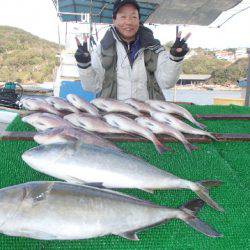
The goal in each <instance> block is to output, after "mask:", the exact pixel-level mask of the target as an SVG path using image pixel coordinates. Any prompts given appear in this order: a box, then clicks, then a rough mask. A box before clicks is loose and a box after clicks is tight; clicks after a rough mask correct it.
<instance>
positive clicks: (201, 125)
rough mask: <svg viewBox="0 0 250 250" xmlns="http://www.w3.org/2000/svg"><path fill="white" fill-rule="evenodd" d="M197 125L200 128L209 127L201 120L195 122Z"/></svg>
mask: <svg viewBox="0 0 250 250" xmlns="http://www.w3.org/2000/svg"><path fill="white" fill-rule="evenodd" d="M194 124H195V125H196V126H197V127H199V128H201V129H206V128H207V126H205V125H204V124H202V123H200V122H197V121H196V122H195V123H194Z"/></svg>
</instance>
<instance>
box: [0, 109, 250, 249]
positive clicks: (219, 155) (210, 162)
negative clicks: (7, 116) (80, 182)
mask: <svg viewBox="0 0 250 250" xmlns="http://www.w3.org/2000/svg"><path fill="white" fill-rule="evenodd" d="M185 107H186V108H187V109H189V110H190V111H191V112H192V113H193V114H250V108H249V107H239V106H234V105H231V106H196V105H191V106H185ZM199 121H200V122H202V123H204V124H205V125H207V127H208V130H209V131H211V132H214V133H248V134H250V120H202V119H199ZM8 131H33V130H32V129H31V127H30V126H27V125H25V124H24V123H22V122H21V120H20V119H19V118H16V120H15V121H14V122H13V123H12V124H11V125H10V126H9V127H8ZM36 145H37V144H36V143H35V142H33V141H2V142H0V150H1V152H4V153H2V154H1V158H0V165H1V178H0V187H6V186H10V185H15V184H19V183H23V182H28V181H38V180H55V179H54V178H52V177H48V176H47V175H45V174H42V173H39V172H36V171H35V170H33V169H31V168H30V167H29V166H27V165H26V164H25V163H24V162H23V161H22V159H21V154H22V153H23V152H24V151H26V150H28V149H30V148H31V147H34V146H36ZM117 145H118V146H119V147H121V148H122V149H123V150H124V151H125V152H128V153H131V154H134V155H137V156H139V157H141V158H142V159H144V160H145V161H147V162H149V163H151V164H153V165H155V166H157V167H158V168H161V169H164V170H166V171H169V172H171V173H173V174H175V175H177V176H179V177H182V178H186V179H189V180H193V181H199V180H204V179H217V180H221V181H222V182H223V184H222V185H221V187H218V188H213V189H212V190H211V192H210V194H211V196H212V197H213V199H214V200H215V201H217V202H218V203H219V204H220V205H221V206H222V207H224V209H225V213H220V212H218V211H215V210H213V209H211V208H210V207H208V206H205V207H204V208H203V209H202V210H201V211H200V212H199V214H198V215H197V216H198V217H199V218H200V219H202V220H203V221H205V222H206V223H208V224H209V225H211V226H212V227H213V228H214V229H216V230H217V231H218V232H220V233H222V234H223V235H224V237H222V238H216V239H213V238H208V237H206V236H204V235H202V234H200V233H198V232H196V231H195V230H193V229H192V228H190V227H189V226H187V225H186V224H184V223H183V222H182V221H178V220H172V221H170V222H169V223H166V224H162V225H160V226H158V227H155V228H152V229H148V230H145V231H143V232H140V233H138V237H139V239H140V241H138V242H133V241H128V240H125V239H123V238H120V237H118V236H105V237H100V238H95V239H89V240H80V241H40V240H32V239H25V238H17V237H9V236H6V235H0V248H1V249H5V250H6V249H92V250H93V249H98V250H101V249H109V250H115V249H119V250H120V249H143V250H145V249H154V250H155V249H159V250H162V249H171V250H172V249H248V247H249V245H250V242H249V241H250V240H249V230H248V229H249V222H248V221H249V195H250V191H249V184H250V178H249V176H250V175H249V167H250V142H210V143H195V145H197V146H198V147H199V149H198V150H196V151H194V152H192V153H191V154H188V153H187V152H186V151H185V149H184V148H183V146H182V145H181V144H180V143H177V142H176V143H175V142H172V143H167V145H169V146H171V147H172V148H173V149H174V152H173V153H165V154H163V155H159V154H158V153H157V152H156V150H155V148H154V146H153V145H152V143H150V142H133V143H131V142H118V143H117ZM122 191H123V192H125V193H127V194H130V195H134V196H137V197H139V198H141V199H146V200H149V201H152V202H154V203H156V204H159V205H164V206H169V207H179V206H180V205H182V204H183V203H185V202H186V201H188V200H190V199H193V198H196V196H195V194H194V193H193V192H191V191H189V190H170V191H167V190H166V191H156V192H155V193H154V194H148V193H145V192H143V191H140V190H122Z"/></svg>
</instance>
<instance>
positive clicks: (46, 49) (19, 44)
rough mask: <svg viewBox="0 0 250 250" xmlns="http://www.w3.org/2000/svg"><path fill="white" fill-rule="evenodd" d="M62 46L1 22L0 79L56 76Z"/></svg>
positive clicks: (19, 80)
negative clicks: (58, 55) (54, 71)
mask: <svg viewBox="0 0 250 250" xmlns="http://www.w3.org/2000/svg"><path fill="white" fill-rule="evenodd" d="M58 50H59V46H58V45H57V44H56V43H52V42H49V41H47V40H44V39H41V38H39V37H37V36H34V35H32V34H30V33H28V32H26V31H24V30H22V29H18V28H13V27H9V26H0V81H2V82H7V81H17V82H21V83H27V82H44V81H52V80H53V70H54V68H55V67H56V65H57V64H58V59H57V58H56V54H57V53H58Z"/></svg>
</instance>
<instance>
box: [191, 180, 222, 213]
mask: <svg viewBox="0 0 250 250" xmlns="http://www.w3.org/2000/svg"><path fill="white" fill-rule="evenodd" d="M204 183H205V182H204ZM211 186H212V185H210V187H211ZM191 190H192V191H193V192H195V193H196V194H197V195H198V196H199V197H200V198H201V199H202V200H203V201H205V202H206V203H207V204H208V205H209V206H211V207H212V208H214V209H216V210H218V211H220V212H224V209H223V208H222V207H220V206H219V205H218V204H217V203H216V202H215V201H214V200H213V199H212V198H211V197H210V196H209V193H208V190H207V189H206V188H205V187H204V186H203V185H201V184H200V183H193V185H191Z"/></svg>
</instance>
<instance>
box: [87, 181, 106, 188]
mask: <svg viewBox="0 0 250 250" xmlns="http://www.w3.org/2000/svg"><path fill="white" fill-rule="evenodd" d="M85 185H87V186H91V187H97V188H106V187H104V186H103V182H86V183H85Z"/></svg>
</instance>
